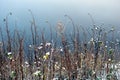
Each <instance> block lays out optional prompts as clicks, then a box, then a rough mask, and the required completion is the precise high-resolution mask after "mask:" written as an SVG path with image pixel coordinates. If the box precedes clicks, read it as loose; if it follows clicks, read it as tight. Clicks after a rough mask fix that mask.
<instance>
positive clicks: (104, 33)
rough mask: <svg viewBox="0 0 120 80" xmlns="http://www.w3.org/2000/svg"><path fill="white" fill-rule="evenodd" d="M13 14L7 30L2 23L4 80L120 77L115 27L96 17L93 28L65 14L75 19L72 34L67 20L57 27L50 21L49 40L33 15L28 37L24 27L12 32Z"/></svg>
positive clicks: (1, 78)
mask: <svg viewBox="0 0 120 80" xmlns="http://www.w3.org/2000/svg"><path fill="white" fill-rule="evenodd" d="M30 13H31V14H32V12H31V11H30ZM10 15H12V13H10V14H8V15H7V16H6V18H5V19H4V23H5V25H4V26H5V30H2V27H0V38H1V41H0V80H119V79H120V62H119V56H120V37H116V33H115V32H116V30H115V28H114V27H110V29H108V30H106V29H104V28H102V27H101V26H97V25H95V23H94V21H93V20H92V21H93V25H92V27H91V31H88V30H87V29H85V28H84V27H78V26H76V24H74V22H73V20H72V18H71V17H70V16H68V15H65V17H66V18H68V19H69V20H70V21H71V25H72V34H70V33H66V32H65V26H64V23H63V22H58V23H57V25H56V26H55V27H53V26H51V25H50V23H49V22H47V23H48V25H49V28H47V30H48V31H49V32H50V33H49V37H50V40H47V39H46V38H45V32H44V31H42V30H41V31H38V26H36V22H35V19H34V16H33V15H32V21H31V22H30V24H31V26H30V30H31V33H30V35H31V36H30V39H27V38H28V37H26V36H25V35H24V31H23V32H22V33H21V32H19V30H16V29H15V30H14V32H12V33H13V34H11V32H10V30H9V27H10V26H9V19H8V17H9V16H10ZM90 16H91V15H90ZM91 19H92V17H91ZM53 28H55V30H56V31H55V33H53ZM3 31H5V33H6V37H4V36H5V35H4V32H3ZM54 34H56V35H54ZM81 35H82V36H81ZM88 37H89V38H88ZM28 40H29V44H26V43H27V42H26V41H28ZM58 41H59V42H58Z"/></svg>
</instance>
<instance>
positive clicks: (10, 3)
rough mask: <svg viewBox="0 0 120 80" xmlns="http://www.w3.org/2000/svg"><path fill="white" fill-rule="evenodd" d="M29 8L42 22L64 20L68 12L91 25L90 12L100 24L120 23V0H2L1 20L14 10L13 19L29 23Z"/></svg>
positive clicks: (83, 22)
mask: <svg viewBox="0 0 120 80" xmlns="http://www.w3.org/2000/svg"><path fill="white" fill-rule="evenodd" d="M28 9H31V10H32V12H33V14H34V16H35V18H36V20H37V21H38V23H39V22H41V23H42V24H43V22H44V21H45V20H49V21H51V22H53V23H56V22H57V21H58V20H59V19H60V20H64V15H65V14H68V15H69V16H71V17H72V18H73V20H74V21H75V22H76V23H79V24H81V25H87V24H88V25H89V24H91V21H90V18H89V16H88V13H90V14H92V16H93V18H94V20H95V21H96V23H98V24H100V23H106V24H113V25H119V24H120V0H0V21H2V19H3V18H4V17H5V16H6V15H7V13H9V12H12V13H13V16H12V18H11V17H10V19H11V20H13V21H17V22H18V23H19V24H20V23H21V24H23V25H27V24H25V23H27V22H29V19H31V17H30V14H29V12H28ZM23 25H22V26H23Z"/></svg>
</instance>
